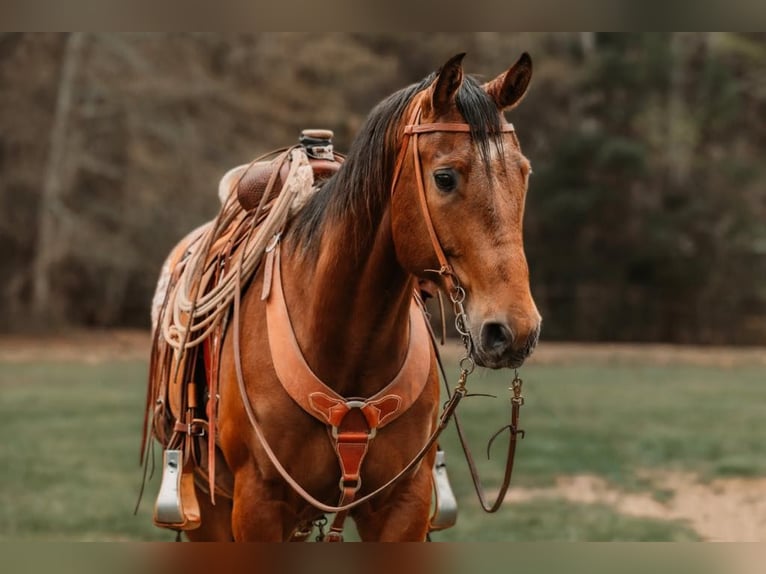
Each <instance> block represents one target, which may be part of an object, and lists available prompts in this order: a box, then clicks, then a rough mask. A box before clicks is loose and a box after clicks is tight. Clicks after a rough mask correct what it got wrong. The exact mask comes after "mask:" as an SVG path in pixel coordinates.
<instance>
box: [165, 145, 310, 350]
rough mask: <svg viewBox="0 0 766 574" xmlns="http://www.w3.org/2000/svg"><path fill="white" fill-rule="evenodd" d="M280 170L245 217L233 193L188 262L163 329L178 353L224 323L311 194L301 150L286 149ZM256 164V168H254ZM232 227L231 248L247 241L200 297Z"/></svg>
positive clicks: (306, 167)
mask: <svg viewBox="0 0 766 574" xmlns="http://www.w3.org/2000/svg"><path fill="white" fill-rule="evenodd" d="M270 157H274V154H268V155H266V156H262V157H260V158H257V159H256V160H254V161H253V163H255V162H257V161H262V160H264V159H268V158H270ZM276 159H277V161H276V162H275V163H276V166H275V168H274V170H273V173H272V175H271V178H270V179H269V182H268V184H267V187H266V192H265V193H264V194H263V197H262V199H261V202H260V204H259V205H258V207H257V208H256V209H255V210H253V211H252V212H243V210H242V207H241V206H240V205H239V203H238V199H237V196H236V193H230V194H229V196H228V198H227V199H226V201H225V203H224V205H223V206H222V208H221V211H220V213H219V215H218V217H217V218H216V219H215V220H214V221H213V224H212V226H210V227H209V228H208V229H207V230H205V232H204V233H203V235H202V237H201V238H199V239H198V241H199V242H200V244H201V245H202V246H203V248H201V249H195V250H193V252H192V253H191V255H190V256H189V260H188V261H187V262H186V267H185V269H184V272H183V273H182V275H181V277H180V279H179V281H178V283H177V287H176V289H175V292H174V293H173V297H172V299H171V302H170V304H171V312H170V313H164V315H163V321H162V324H161V326H160V328H161V329H162V335H163V337H164V339H165V341H166V342H167V343H168V344H169V345H170V346H171V347H173V348H174V349H176V351H181V352H183V351H187V350H189V349H191V348H193V347H196V346H198V345H199V344H201V343H202V342H203V341H205V340H206V339H207V338H208V336H209V335H210V334H211V333H212V332H213V331H214V330H215V329H216V327H218V326H219V325H220V324H221V321H222V320H223V318H224V317H225V316H226V315H227V313H228V312H229V310H230V309H231V304H232V303H233V301H234V294H235V293H236V292H238V291H239V290H241V289H242V285H243V284H244V283H245V282H247V281H248V280H249V279H250V278H251V277H252V276H253V273H254V272H255V270H256V269H257V268H258V264H259V263H260V262H261V260H262V258H263V254H264V252H265V251H266V247H267V246H268V243H269V241H270V240H271V238H272V237H273V236H274V234H275V233H276V232H277V231H278V230H280V229H282V228H284V226H285V223H286V221H287V219H288V216H289V214H290V213H291V211H295V210H297V209H299V208H300V205H302V204H303V203H304V202H305V199H306V197H307V195H308V193H309V191H307V190H310V189H311V185H312V183H313V176H312V175H311V166H310V165H309V163H308V159H307V158H306V154H305V152H304V151H303V150H302V148H301V147H300V146H294V147H291V148H288V149H286V150H283V151H282V152H281V153H280V154H279V155H278V156H277V158H276ZM285 162H289V165H290V171H289V175H288V176H287V177H286V178H285V183H284V186H283V189H282V190H281V191H280V190H278V189H276V192H278V195H276V197H273V196H274V193H271V192H273V191H275V188H276V186H275V182H276V179H277V177H278V176H279V172H280V169H281V168H282V166H283V165H284V164H285ZM251 165H252V164H251ZM246 173H247V170H244V171H243V173H242V174H241V176H240V177H239V180H238V181H237V182H236V184H235V185H234V186H233V188H232V189H236V188H237V186H238V184H239V181H241V180H242V178H243V177H244V175H245V174H246ZM232 226H236V227H237V229H236V230H235V232H234V233H233V234H232V235H231V237H230V238H228V242H229V243H230V244H232V245H234V244H237V243H240V242H244V244H245V245H244V248H243V249H237V250H235V251H234V255H233V257H234V260H233V261H229V262H226V266H227V270H226V272H223V273H222V274H221V275H220V277H218V279H217V281H216V282H215V284H214V285H212V286H210V288H209V290H207V291H205V292H201V291H202V289H203V286H209V285H210V284H211V282H212V281H213V278H214V277H215V275H216V273H218V272H219V271H220V269H219V268H218V266H219V265H221V263H222V262H219V261H218V260H217V258H212V259H209V258H210V254H211V252H213V253H214V252H216V250H214V249H213V246H214V245H215V240H216V239H217V238H220V237H222V235H223V233H224V232H225V231H226V230H227V229H229V228H230V227H232Z"/></svg>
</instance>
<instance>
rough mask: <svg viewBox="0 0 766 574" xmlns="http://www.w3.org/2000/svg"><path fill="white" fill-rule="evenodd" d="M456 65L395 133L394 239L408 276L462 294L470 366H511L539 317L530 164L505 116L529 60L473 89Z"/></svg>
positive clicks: (530, 345)
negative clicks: (526, 235) (530, 248)
mask: <svg viewBox="0 0 766 574" xmlns="http://www.w3.org/2000/svg"><path fill="white" fill-rule="evenodd" d="M462 59H463V54H459V55H457V56H455V57H453V58H451V59H450V60H449V61H448V62H447V63H446V64H445V65H444V66H443V67H442V68H441V70H440V71H439V73H438V74H437V75H436V76H435V77H434V79H433V81H432V82H431V83H430V84H429V85H428V86H427V87H426V88H425V89H424V90H422V91H421V92H420V93H419V94H417V95H416V96H415V97H414V98H413V100H412V103H411V105H410V109H409V110H408V111H407V113H405V114H404V117H405V119H406V120H407V123H406V124H405V125H401V126H399V127H400V136H399V137H400V141H401V142H402V144H401V151H400V153H399V157H398V160H397V173H396V175H395V178H394V184H393V188H392V198H391V225H392V234H393V239H394V245H395V250H396V254H397V258H398V260H399V263H400V264H401V265H402V266H403V267H404V268H405V269H406V270H407V271H409V272H410V273H412V274H414V275H415V276H417V277H419V278H424V279H432V280H436V281H440V282H441V284H442V286H443V287H450V285H452V286H453V287H454V285H456V284H457V283H458V282H459V285H460V286H461V287H462V289H463V290H464V291H465V303H464V306H465V310H466V313H467V316H468V324H467V325H466V326H467V327H468V330H469V331H470V334H471V338H472V340H473V345H472V348H473V358H474V360H475V361H476V362H477V364H479V365H481V366H486V367H490V368H501V367H512V368H515V367H518V366H520V365H521V364H522V363H523V362H524V360H525V359H526V358H527V356H529V354H530V353H531V352H532V350H533V349H534V347H535V345H536V343H537V339H538V335H539V332H540V323H541V317H540V314H539V313H538V310H537V307H536V306H535V303H534V300H533V298H532V294H531V292H530V287H529V269H528V266H527V260H526V257H525V254H524V243H523V234H522V224H523V216H524V203H525V197H526V193H527V184H528V181H529V175H530V173H531V169H530V163H529V161H528V160H527V158H526V157H524V155H523V154H522V152H521V148H520V146H519V143H518V139H517V138H516V135H515V133H514V132H513V128H512V126H510V124H507V123H506V122H505V117H504V110H509V109H512V108H513V107H515V106H516V105H517V104H518V103H519V102H520V101H521V99H522V98H523V97H524V94H525V93H526V91H527V88H528V86H529V81H530V78H531V76H532V61H531V59H530V57H529V56H528V55H527V54H526V53H525V54H523V55H522V56H521V58H520V59H519V60H518V61H517V62H516V63H515V64H514V65H513V66H511V67H510V68H509V69H508V70H507V71H506V72H505V73H503V74H500V75H499V76H498V77H496V78H495V79H493V80H492V81H490V82H487V83H486V84H484V85H481V84H479V83H478V82H477V81H476V80H474V79H473V78H472V77H470V76H466V75H464V74H463V69H462ZM429 220H430V221H429ZM440 251H441V254H440V253H439V252H440ZM434 270H440V271H441V273H440V274H439V275H438V276H436V275H435V274H434Z"/></svg>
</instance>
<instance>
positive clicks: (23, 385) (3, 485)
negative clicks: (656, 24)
mask: <svg viewBox="0 0 766 574" xmlns="http://www.w3.org/2000/svg"><path fill="white" fill-rule="evenodd" d="M452 372H454V370H453V371H452ZM763 374H764V373H763V372H762V368H760V367H755V366H739V367H733V368H710V367H704V368H703V367H692V366H685V365H671V366H663V367H661V368H660V367H657V368H655V367H651V366H645V367H637V366H635V365H629V364H613V363H604V364H598V365H592V366H582V365H572V366H542V365H541V366H534V365H532V366H529V367H527V368H525V369H524V370H523V372H522V373H521V375H522V376H523V378H524V379H525V386H524V395H525V397H526V405H525V406H524V407H523V409H522V427H523V428H524V429H525V430H526V431H527V437H526V439H525V440H523V441H521V443H520V445H519V450H518V455H517V467H516V470H515V478H514V483H515V484H517V485H522V486H527V487H531V486H536V487H539V486H545V485H551V484H553V482H554V480H555V478H556V477H557V476H560V475H566V474H581V473H585V474H594V475H598V476H600V477H603V478H605V479H606V480H608V481H609V482H610V483H611V484H613V485H614V486H616V487H618V488H622V489H625V490H633V491H646V492H649V493H650V494H652V495H653V496H655V498H656V499H658V500H666V499H667V498H669V496H670V494H669V493H668V492H667V491H663V490H662V489H658V488H657V487H656V485H653V484H652V483H651V482H650V481H648V480H647V479H646V477H645V476H644V475H642V474H641V471H643V470H646V469H649V470H652V469H657V470H681V471H691V472H694V473H697V474H699V475H700V476H701V477H703V479H713V478H716V477H727V476H764V475H766V441H764V440H763V437H764V436H766V417H764V416H763V412H764V411H763V405H764V404H766V384H765V381H764V377H763ZM145 376H146V365H145V364H144V363H143V362H128V361H123V362H112V363H106V364H98V365H86V364H77V363H51V362H48V363H5V364H0V420H1V421H2V429H3V431H4V432H3V433H2V436H3V439H2V441H0V460H1V461H2V464H1V465H0V538H5V539H14V538H37V539H57V540H171V539H172V538H173V536H172V533H169V532H166V531H163V530H159V529H156V528H155V527H154V526H153V525H152V523H151V516H150V514H151V506H152V503H153V498H154V493H155V492H156V488H157V484H156V482H157V481H156V479H155V481H154V483H153V485H152V486H151V487H150V489H149V490H148V492H147V495H146V497H145V501H144V503H143V505H142V507H141V512H140V513H139V515H138V516H133V514H132V511H133V505H134V503H135V500H136V495H137V493H138V487H139V485H140V481H141V473H140V469H139V467H138V464H137V459H138V443H139V435H140V419H141V411H142V407H143V394H144V380H145ZM508 382H509V377H508V376H507V373H506V374H498V373H494V372H484V373H477V374H476V375H475V376H473V377H472V378H471V379H470V380H469V388H470V390H471V391H472V392H495V393H497V394H499V395H500V397H499V398H498V399H497V400H493V399H487V398H480V397H476V398H469V399H466V400H465V401H464V402H463V403H462V404H461V407H460V413H461V414H462V417H463V419H464V426H465V427H466V429H467V430H468V434H469V436H470V438H471V441H472V444H473V445H474V449H475V451H476V454H477V458H479V459H482V458H484V457H483V456H482V455H481V453H482V452H483V451H484V445H485V442H486V439H487V438H488V437H489V436H490V435H491V434H492V433H493V432H494V430H495V429H497V428H499V427H500V426H502V425H504V424H506V422H507V420H506V419H507V416H508V408H507V396H508V392H507V390H506V389H507V386H508ZM497 442H498V444H497V445H496V446H495V449H496V450H495V453H494V454H495V457H496V458H497V459H498V460H492V461H489V462H487V461H481V464H480V468H481V470H482V471H483V476H484V477H485V481H486V483H488V485H489V486H490V487H491V486H492V485H496V484H497V483H498V481H499V479H500V476H501V471H502V465H501V461H500V460H499V459H500V458H502V455H503V446H504V445H503V444H501V443H502V441H501V440H498V441H497ZM443 443H444V444H445V445H446V447H447V452H448V463H449V469H450V476H451V478H452V482H453V486H454V488H455V491H456V494H457V495H458V498H459V501H460V519H459V522H458V526H457V527H456V528H454V529H452V530H449V531H446V532H443V533H438V534H436V535H435V536H434V538H435V539H437V540H476V541H494V540H508V541H510V540H693V539H695V537H696V536H695V533H694V532H693V531H692V530H691V529H690V528H689V526H688V525H686V524H685V523H683V522H678V521H676V522H673V521H662V520H654V519H652V520H649V519H643V518H635V517H628V516H623V515H621V514H619V513H618V512H617V511H616V510H614V509H612V508H610V507H608V506H605V505H598V504H595V505H593V504H576V503H572V502H567V501H564V500H558V499H545V500H542V499H539V500H530V501H528V502H525V503H521V504H514V505H512V506H506V507H504V508H503V509H501V511H500V512H499V513H497V514H496V515H486V514H484V513H483V512H481V510H480V509H479V507H478V503H477V502H476V500H475V495H474V494H473V490H472V487H471V486H470V482H469V479H468V475H467V472H466V470H465V464H464V463H463V461H462V456H461V453H460V450H459V447H457V445H456V442H455V437H454V432H453V431H452V430H450V431H449V434H448V436H447V437H446V438H445V440H444V441H443Z"/></svg>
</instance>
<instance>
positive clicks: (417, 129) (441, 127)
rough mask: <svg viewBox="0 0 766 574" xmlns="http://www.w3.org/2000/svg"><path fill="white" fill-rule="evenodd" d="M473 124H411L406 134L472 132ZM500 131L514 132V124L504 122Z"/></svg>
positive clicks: (405, 130) (407, 127) (405, 128)
mask: <svg viewBox="0 0 766 574" xmlns="http://www.w3.org/2000/svg"><path fill="white" fill-rule="evenodd" d="M470 131H471V126H469V125H468V124H455V123H447V122H443V123H438V122H437V123H433V124H410V125H408V126H405V127H404V133H405V134H427V133H432V132H470ZM499 131H500V133H506V132H512V131H515V130H514V129H513V124H503V125H502V126H500V130H499Z"/></svg>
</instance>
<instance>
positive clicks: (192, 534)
mask: <svg viewBox="0 0 766 574" xmlns="http://www.w3.org/2000/svg"><path fill="white" fill-rule="evenodd" d="M194 490H195V492H196V494H197V500H198V501H199V507H200V516H201V517H202V524H200V527H199V528H197V529H195V530H189V531H187V532H186V537H187V538H188V539H189V540H190V541H191V542H231V541H232V540H233V539H234V537H233V535H232V533H231V500H230V499H228V498H226V497H224V496H220V495H219V496H217V497H216V500H215V505H213V503H212V502H211V501H210V494H209V493H207V492H204V491H203V490H200V488H199V487H198V486H197V485H196V484H195V485H194Z"/></svg>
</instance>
